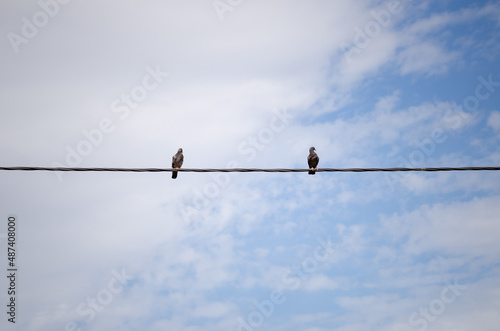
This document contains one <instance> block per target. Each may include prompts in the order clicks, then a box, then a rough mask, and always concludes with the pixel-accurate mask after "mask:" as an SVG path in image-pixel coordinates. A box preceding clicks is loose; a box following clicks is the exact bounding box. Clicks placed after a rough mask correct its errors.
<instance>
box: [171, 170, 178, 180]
mask: <svg viewBox="0 0 500 331" xmlns="http://www.w3.org/2000/svg"><path fill="white" fill-rule="evenodd" d="M177 172H178V171H172V179H176V178H177Z"/></svg>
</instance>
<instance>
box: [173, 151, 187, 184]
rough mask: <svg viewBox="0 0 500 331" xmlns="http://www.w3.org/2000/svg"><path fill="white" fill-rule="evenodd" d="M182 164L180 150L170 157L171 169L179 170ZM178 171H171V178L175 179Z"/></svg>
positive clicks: (182, 157) (182, 158)
mask: <svg viewBox="0 0 500 331" xmlns="http://www.w3.org/2000/svg"><path fill="white" fill-rule="evenodd" d="M183 162H184V155H183V154H182V148H179V150H177V153H176V154H175V155H174V156H172V169H180V168H181V167H182V163H183ZM177 172H178V171H172V178H173V179H176V178H177Z"/></svg>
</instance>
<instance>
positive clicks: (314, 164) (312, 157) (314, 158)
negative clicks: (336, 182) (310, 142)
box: [307, 147, 319, 175]
mask: <svg viewBox="0 0 500 331" xmlns="http://www.w3.org/2000/svg"><path fill="white" fill-rule="evenodd" d="M315 150H316V148H314V147H311V148H309V156H308V157H307V164H308V165H309V169H310V170H309V175H314V174H315V173H316V171H315V170H318V163H319V156H318V154H316V152H315Z"/></svg>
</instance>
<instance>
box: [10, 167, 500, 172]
mask: <svg viewBox="0 0 500 331" xmlns="http://www.w3.org/2000/svg"><path fill="white" fill-rule="evenodd" d="M0 170H4V171H79V172H85V171H94V172H172V171H179V172H308V171H309V169H286V168H283V169H281V168H274V169H259V168H227V169H224V168H214V169H197V168H181V169H172V168H68V167H0ZM498 170H500V167H425V168H423V167H422V168H319V169H318V170H315V171H316V172H398V171H427V172H437V171H498Z"/></svg>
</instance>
